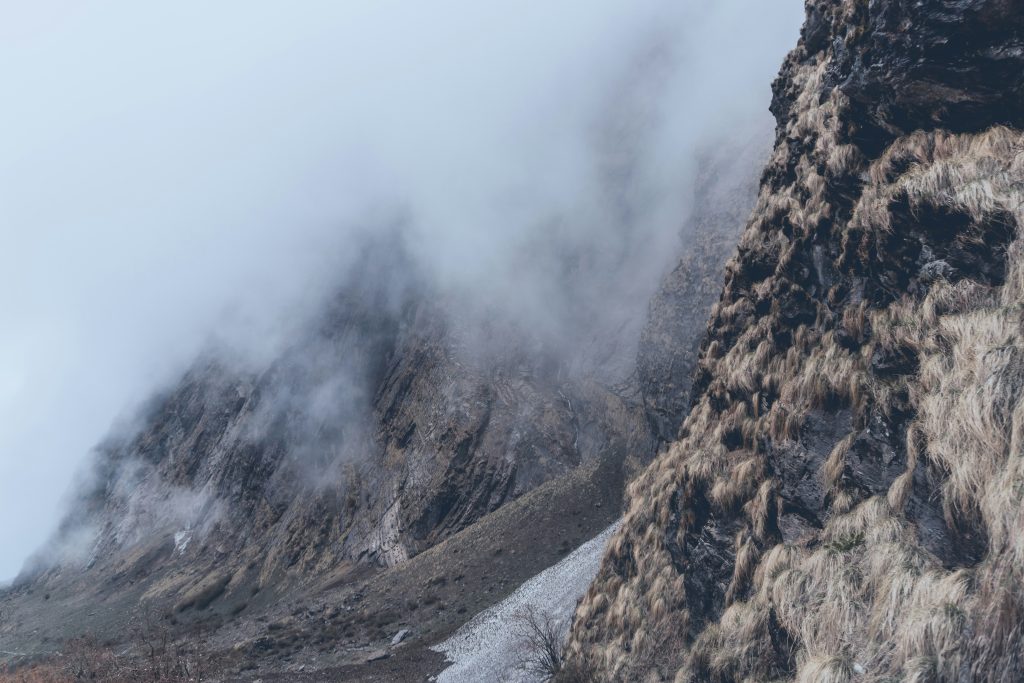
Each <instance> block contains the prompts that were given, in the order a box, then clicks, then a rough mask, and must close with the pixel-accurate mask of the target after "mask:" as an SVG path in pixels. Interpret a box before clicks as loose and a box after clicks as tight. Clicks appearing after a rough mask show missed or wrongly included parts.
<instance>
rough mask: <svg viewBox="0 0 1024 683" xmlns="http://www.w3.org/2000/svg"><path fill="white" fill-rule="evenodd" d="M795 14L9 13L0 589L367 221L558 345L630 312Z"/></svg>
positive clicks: (641, 2)
mask: <svg viewBox="0 0 1024 683" xmlns="http://www.w3.org/2000/svg"><path fill="white" fill-rule="evenodd" d="M801 18H802V3H800V2H799V0H785V1H784V2H773V3H754V4H752V3H748V2H740V0H728V1H726V2H718V3H713V4H712V3H701V2H696V1H692V2H683V3H680V2H673V1H670V0H559V1H558V2H521V1H516V2H513V1H511V0H495V1H493V2H487V3H481V2H471V1H469V0H435V1H434V2H430V3H413V2H408V1H406V2H399V1H397V0H380V1H379V2H373V3H368V2H364V3H357V2H334V1H331V2H327V1H323V2H318V1H316V0H310V1H309V2H304V3H302V4H301V5H295V4H294V3H281V2H270V1H256V2H253V1H248V2H241V1H237V2H222V3H216V4H215V5H211V4H210V3H200V2H176V3H159V4H158V3H134V2H127V1H115V2H108V3H102V4H100V3H95V4H87V3H78V2H62V1H59V0H41V1H40V2H34V3H14V2H0V86H2V87H3V91H4V93H5V98H4V107H3V108H0V148H2V149H3V154H2V155H0V273H2V280H0V310H2V311H3V315H4V323H3V325H2V326H0V415H2V417H0V519H2V520H3V523H2V524H0V578H2V577H10V576H13V575H14V574H15V573H16V572H17V571H18V569H19V567H20V565H21V562H22V561H23V560H24V558H25V557H26V556H27V555H28V554H29V553H30V552H32V551H33V550H34V549H35V548H36V547H37V546H38V545H39V543H40V542H41V541H42V540H43V539H44V538H45V537H46V535H47V534H48V533H49V532H50V531H51V530H52V529H53V528H54V526H55V525H56V523H57V521H58V519H59V517H60V514H61V511H62V507H61V503H60V501H61V497H62V495H63V494H64V492H65V491H66V490H67V488H68V486H69V485H70V482H71V481H72V477H73V475H74V472H75V470H76V468H77V467H78V466H79V465H80V463H81V462H82V459H83V457H84V456H85V454H86V453H87V452H88V450H89V448H90V447H91V446H92V445H93V444H95V443H96V442H97V441H99V440H100V439H101V438H102V436H103V435H104V433H105V432H106V431H107V430H108V429H109V428H110V425H111V423H112V422H113V421H115V420H116V419H117V417H118V415H121V414H124V412H125V411H127V410H130V409H131V407H132V406H133V405H136V404H137V403H138V402H139V401H141V400H143V399H145V398H146V397H147V396H148V395H149V394H151V393H152V392H153V391H154V389H156V388H157V387H159V386H161V385H163V384H164V383H166V382H168V381H170V380H172V379H173V378H174V377H176V376H177V375H178V374H179V373H180V372H181V371H182V370H183V368H184V367H185V366H186V365H187V364H188V362H189V361H190V360H191V359H192V358H194V357H195V355H196V354H197V353H198V351H199V350H200V349H201V348H202V347H203V345H204V344H206V343H208V342H209V340H210V339H211V338H218V339H221V340H224V341H225V342H226V343H227V344H228V345H230V346H231V347H232V348H236V349H238V350H239V353H240V354H244V355H246V356H247V357H254V358H259V357H263V356H266V355H267V354H270V353H273V352H274V349H276V348H278V346H279V344H280V343H282V341H284V340H287V338H288V335H289V331H290V330H292V329H294V328H295V326H297V325H300V324H301V323H302V321H303V320H304V319H305V318H306V316H308V315H309V314H310V313H311V312H313V311H316V310H318V308H319V306H320V305H321V304H322V303H323V299H324V297H326V296H327V295H328V293H329V292H330V291H331V285H332V284H333V283H335V282H336V281H337V279H338V277H339V273H342V272H344V271H345V270H346V269H347V268H348V267H349V266H350V265H351V262H352V261H353V259H355V258H357V257H358V252H357V250H354V249H352V248H351V246H352V245H353V244H354V243H355V242H356V240H357V236H358V235H361V234H365V233H367V232H371V233H372V232H375V231H381V230H384V229H388V230H394V229H395V228H396V226H398V228H399V229H400V231H401V234H402V236H403V239H404V240H405V241H406V242H407V244H408V248H409V250H410V252H411V253H412V254H413V256H414V258H415V260H416V263H417V266H418V267H419V268H420V269H422V270H423V271H424V272H425V273H427V274H428V275H429V277H430V278H432V279H433V281H434V282H435V283H436V284H437V286H438V287H440V288H441V289H443V290H448V291H451V292H454V293H456V295H459V296H465V297H467V300H468V301H470V302H471V303H470V305H475V306H479V307H480V308H481V309H488V310H495V309H496V310H499V311H502V312H503V313H504V314H507V315H508V316H511V317H512V318H513V319H521V320H524V321H528V322H529V324H530V325H532V326H534V327H536V329H538V330H540V331H541V332H542V333H543V334H548V335H550V336H551V337H552V338H555V339H562V340H564V341H566V342H567V343H570V344H578V343H581V339H579V338H578V336H574V335H576V332H577V331H579V330H580V329H585V334H586V335H597V334H600V332H601V331H602V330H603V329H606V328H611V327H615V326H621V325H623V324H635V322H636V310H637V302H641V307H642V302H643V300H644V297H646V296H648V295H649V293H650V291H652V290H653V287H654V286H655V285H656V282H657V280H658V278H659V277H660V275H661V273H662V272H663V271H664V269H665V268H666V267H668V265H669V263H670V260H671V258H672V255H673V253H674V251H675V249H676V246H677V241H678V239H679V228H680V226H681V224H682V221H683V219H684V217H685V213H686V207H687V203H688V197H687V188H688V187H689V183H690V181H691V179H692V174H693V173H694V160H695V158H696V155H697V152H698V151H700V150H701V149H703V148H706V147H707V146H709V145H714V144H715V141H717V140H722V139H742V138H743V137H744V135H745V133H744V131H748V130H751V129H753V128H756V126H759V125H763V124H764V122H765V121H766V120H768V115H767V111H766V110H767V105H768V102H769V97H770V90H769V85H770V82H771V79H772V78H773V76H774V74H775V72H776V71H777V69H778V65H779V64H780V62H781V59H782V57H783V56H784V54H785V51H786V50H787V49H788V47H789V46H790V45H792V44H793V43H794V42H795V38H796V34H797V31H798V27H799V24H800V20H801ZM582 321H591V322H588V323H586V324H584V323H583V322H582ZM593 321H596V322H593Z"/></svg>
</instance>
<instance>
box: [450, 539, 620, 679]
mask: <svg viewBox="0 0 1024 683" xmlns="http://www.w3.org/2000/svg"><path fill="white" fill-rule="evenodd" d="M620 523H621V521H616V522H615V523H614V524H612V525H611V526H609V527H608V528H607V529H605V530H604V531H603V532H601V534H600V535H598V536H597V537H596V538H593V539H591V540H589V541H587V542H586V543H584V544H583V545H581V546H580V547H579V548H577V549H576V550H574V551H573V552H572V553H570V554H569V555H568V556H567V557H566V558H565V559H564V560H562V561H560V562H559V563H558V564H556V565H554V566H552V567H549V568H548V569H545V570H544V571H543V572H541V573H540V574H537V575H536V576H534V577H533V578H532V579H530V580H529V581H527V582H526V583H524V584H523V585H522V586H520V587H519V588H518V589H517V590H516V591H515V592H514V593H512V595H510V596H509V597H508V598H506V599H505V600H504V601H502V602H500V603H498V604H497V605H494V606H493V607H490V608H488V609H486V610H484V611H483V612H481V613H480V614H478V615H476V616H475V617H473V619H472V620H470V621H469V622H468V623H467V624H466V625H465V626H463V627H462V628H460V629H459V630H458V631H456V632H455V634H454V635H453V636H452V637H451V638H449V639H447V640H445V641H444V642H442V643H440V644H438V645H435V646H433V647H432V648H431V649H432V650H434V651H436V652H441V653H443V654H444V655H445V657H446V658H447V659H448V661H450V662H451V666H449V667H448V668H447V669H445V670H444V671H443V672H441V674H440V675H439V676H438V678H437V680H438V682H439V683H478V682H479V681H506V682H507V683H535V682H537V681H541V680H542V679H541V678H540V677H538V676H536V675H534V674H530V673H528V672H526V671H523V670H522V666H521V663H522V661H523V657H524V654H525V653H524V651H523V645H522V631H521V626H520V625H519V620H520V617H519V616H518V615H520V614H521V613H522V612H523V611H524V610H530V609H532V610H536V611H537V613H542V614H549V615H551V616H552V617H554V618H557V619H560V620H561V621H562V624H563V626H564V627H565V628H566V629H567V628H568V624H569V620H570V619H571V618H572V613H573V610H575V609H576V602H577V601H578V600H579V599H580V597H582V595H583V593H584V592H586V590H587V586H589V585H590V582H591V581H592V580H593V578H594V576H595V575H596V574H597V568H598V565H599V564H600V562H601V556H602V555H603V554H604V548H605V545H606V544H607V543H608V539H609V538H610V537H611V535H612V534H613V533H614V532H615V530H616V529H617V528H618V526H619V524H620Z"/></svg>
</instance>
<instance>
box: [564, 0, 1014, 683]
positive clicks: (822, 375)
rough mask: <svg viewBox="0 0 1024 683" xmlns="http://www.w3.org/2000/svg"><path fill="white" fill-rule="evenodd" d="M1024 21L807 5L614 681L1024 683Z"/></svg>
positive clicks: (618, 574)
mask: <svg viewBox="0 0 1024 683" xmlns="http://www.w3.org/2000/svg"><path fill="white" fill-rule="evenodd" d="M1022 41H1024V8H1022V7H1021V6H1020V5H1019V3H1014V2H1006V1H1004V0H924V1H921V2H913V3H908V2H896V1H895V0H892V1H890V0H872V1H871V2H867V1H863V0H830V1H824V0H813V1H810V2H808V3H807V21H806V24H805V27H804V30H803V33H802V37H801V41H800V44H799V45H798V47H797V48H796V49H795V50H794V51H793V52H792V53H791V54H790V55H789V57H788V58H787V60H786V62H785V64H784V66H783V68H782V72H781V75H780V76H779V78H778V80H777V81H776V83H775V85H774V93H775V96H774V101H773V105H772V111H773V112H774V113H775V115H776V118H777V123H778V127H777V134H776V145H775V151H774V154H773V155H772V157H771V159H770V160H769V162H768V165H767V168H766V170H765V174H764V177H763V180H762V185H761V191H760V197H759V199H758V201H757V205H756V207H755V209H754V212H753V216H752V218H751V221H750V223H749V225H748V226H747V228H746V231H745V233H744V234H743V237H742V238H741V241H740V246H739V251H738V254H737V255H736V257H735V258H734V259H733V260H732V261H731V262H730V264H729V266H728V269H727V276H726V283H725V287H724V290H723V291H722V294H721V299H720V301H719V302H718V304H717V305H716V306H715V307H714V310H713V312H712V315H711V319H710V322H709V325H708V331H707V336H706V339H705V340H704V342H703V344H702V346H701V348H700V359H699V363H698V368H697V371H696V374H695V376H694V379H693V396H694V400H693V403H692V408H691V410H690V413H689V415H688V417H687V418H686V420H685V422H684V423H683V425H682V427H681V429H680V432H679V436H678V439H677V440H676V441H675V442H674V443H673V444H672V445H671V446H670V448H669V449H668V451H667V452H666V453H665V454H663V455H662V456H660V457H659V458H658V459H657V460H656V461H655V462H654V463H652V465H651V466H650V467H649V468H648V469H647V470H646V471H645V472H644V473H643V474H641V475H640V476H639V477H638V479H637V480H636V481H634V482H633V483H632V484H631V485H630V487H629V492H628V504H627V512H626V516H625V520H624V523H623V526H622V528H621V530H620V531H619V532H618V533H617V534H616V536H615V537H614V538H613V539H612V541H611V543H610V546H609V549H608V551H607V553H606V556H605V558H604V561H603V565H602V568H601V570H600V572H599V574H598V578H597V579H596V581H595V583H594V584H593V585H592V587H591V589H590V591H589V592H588V595H587V597H586V598H585V599H584V600H583V602H582V603H581V605H580V606H579V608H578V609H577V612H576V615H575V622H574V626H573V629H572V633H571V639H570V644H569V656H570V660H571V662H572V663H573V665H574V667H575V669H576V670H579V669H583V670H586V671H589V672H590V674H589V675H590V676H592V677H593V678H594V679H596V680H622V681H632V680H675V681H680V682H681V681H694V682H697V681H700V682H706V681H710V682H722V683H724V682H733V681H736V682H738V681H755V680H756V681H769V680H797V681H805V682H807V683H810V682H811V681H833V682H840V681H858V680H865V681H867V680H870V681H883V680H914V681H924V680H928V681H968V680H969V681H1015V680H1020V679H1021V678H1022V677H1024V658H1022V654H1021V653H1022V652H1024V632H1022V631H1021V627H1020V623H1021V620H1022V618H1024V545H1022V543H1024V541H1022V539H1024V535H1022V533H1021V531H1022V529H1024V466H1022V463H1024V460H1022V457H1021V454H1022V448H1024V441H1022V439H1024V402H1022V401H1021V391H1022V388H1024V339H1022V338H1021V330H1022V329H1024V318H1022V311H1024V243H1022V242H1021V239H1020V237H1019V234H1020V229H1021V227H1022V226H1024V133H1022V132H1021V128H1022V126H1024V106H1022V104H1024V102H1022V99H1021V98H1022V95H1024V42H1022Z"/></svg>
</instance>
